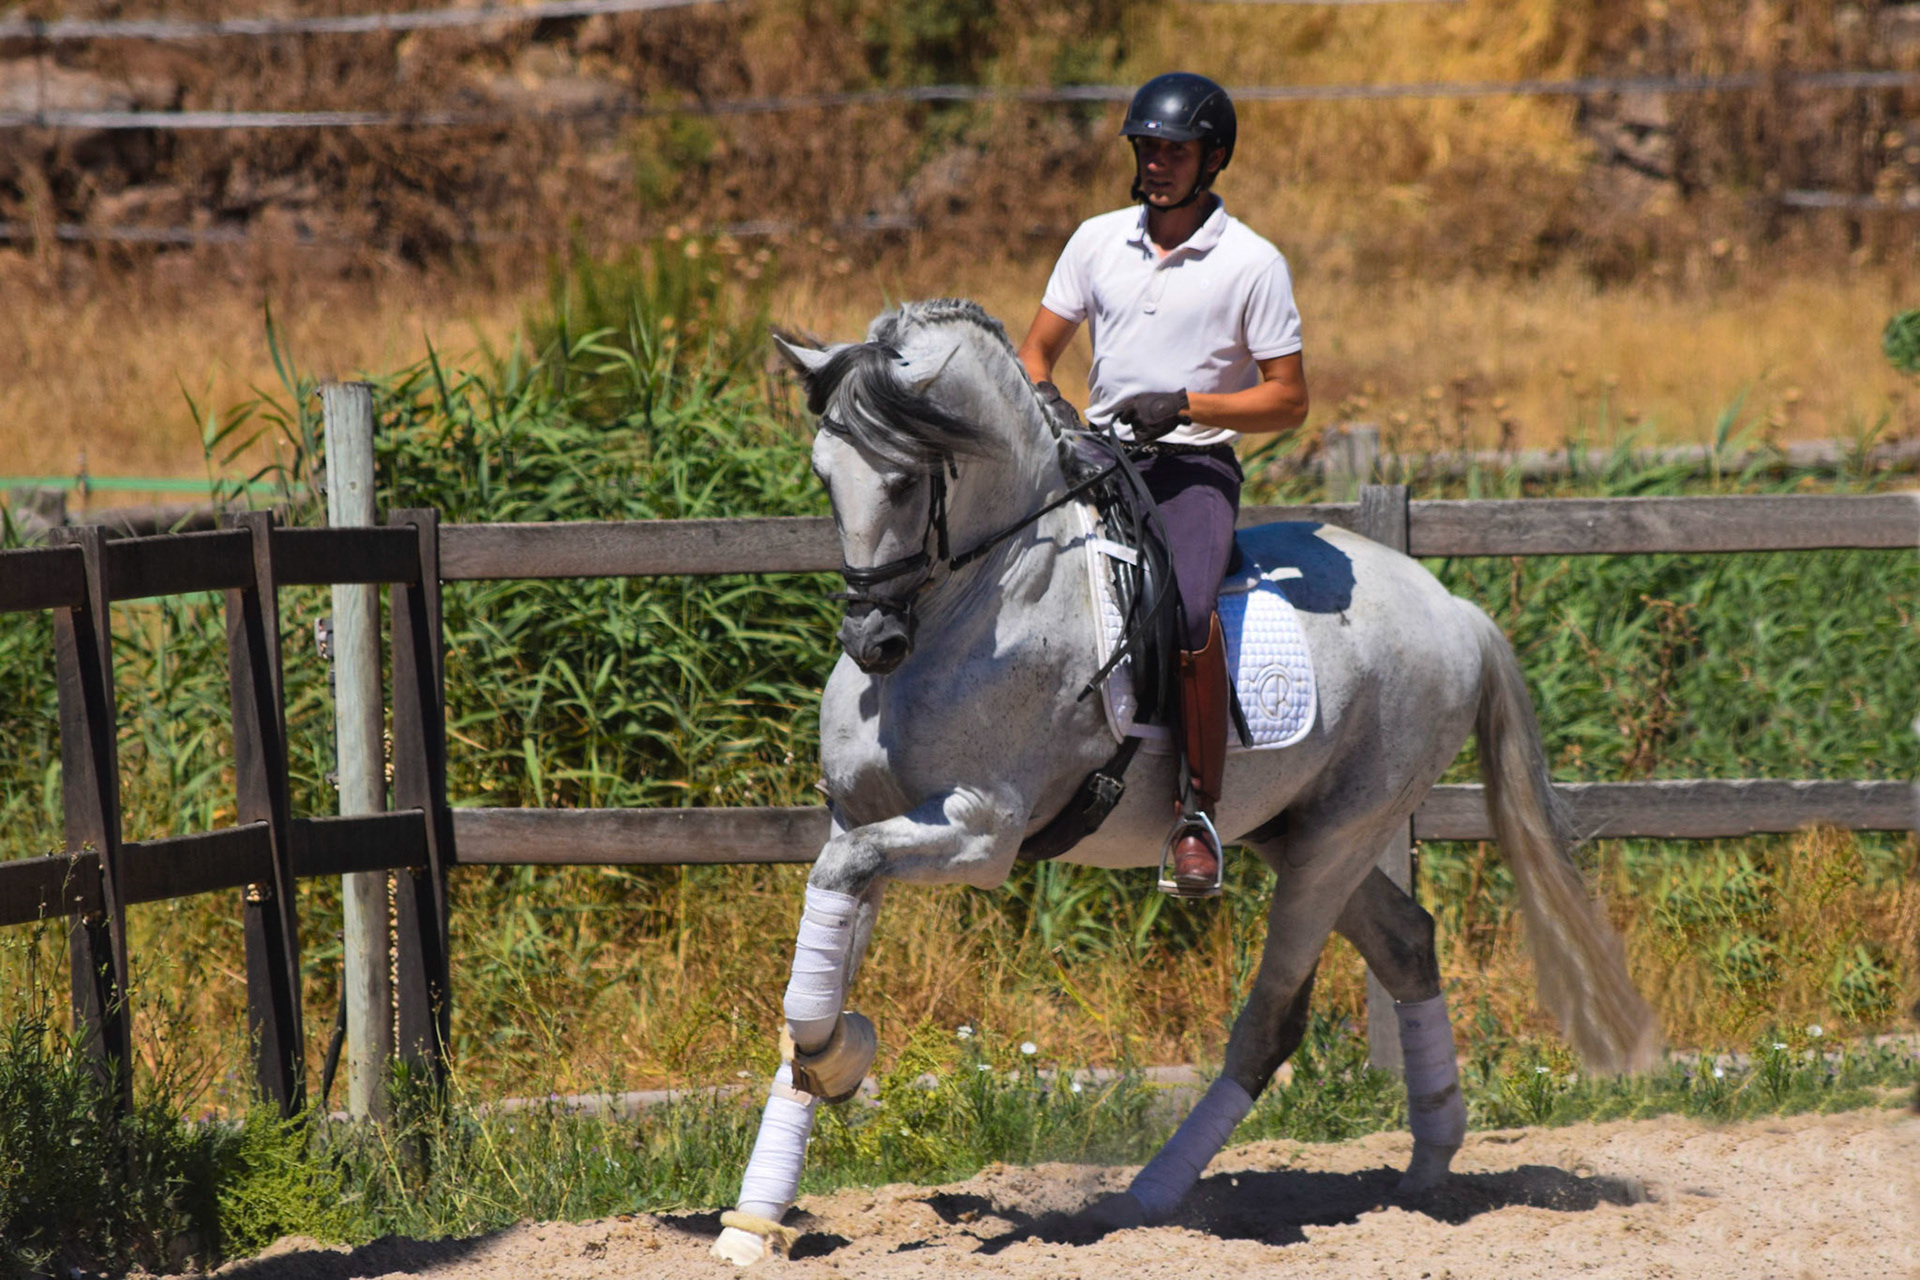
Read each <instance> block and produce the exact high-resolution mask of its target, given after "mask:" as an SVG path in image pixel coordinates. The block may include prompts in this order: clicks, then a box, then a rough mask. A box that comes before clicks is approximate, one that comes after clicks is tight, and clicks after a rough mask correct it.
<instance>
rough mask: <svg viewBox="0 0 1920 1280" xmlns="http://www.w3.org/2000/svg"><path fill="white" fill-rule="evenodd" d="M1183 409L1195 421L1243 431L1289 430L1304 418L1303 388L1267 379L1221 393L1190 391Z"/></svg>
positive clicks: (1254, 432) (1244, 433)
mask: <svg viewBox="0 0 1920 1280" xmlns="http://www.w3.org/2000/svg"><path fill="white" fill-rule="evenodd" d="M1187 413H1188V416H1190V417H1191V418H1192V419H1193V420H1194V421H1195V422H1200V423H1205V424H1206V425H1207V426H1209V427H1225V428H1226V429H1227V430H1229V431H1238V432H1240V433H1242V434H1243V435H1271V434H1274V433H1277V432H1282V431H1292V430H1293V429H1294V428H1296V427H1298V426H1299V425H1300V424H1301V423H1303V422H1305V421H1306V420H1307V388H1306V386H1305V384H1301V385H1298V386H1292V385H1288V384H1287V383H1284V382H1280V381H1271V382H1263V383H1261V384H1260V385H1259V386H1257V387H1249V388H1247V389H1246V390H1245V391H1234V392H1229V393H1227V394H1224V395H1213V394H1208V393H1205V392H1198V391H1190V392H1188V393H1187Z"/></svg>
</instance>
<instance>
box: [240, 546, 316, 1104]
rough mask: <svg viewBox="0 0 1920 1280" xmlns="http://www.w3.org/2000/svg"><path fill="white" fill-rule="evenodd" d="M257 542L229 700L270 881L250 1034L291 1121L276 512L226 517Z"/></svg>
mask: <svg viewBox="0 0 1920 1280" xmlns="http://www.w3.org/2000/svg"><path fill="white" fill-rule="evenodd" d="M229 520H230V525H231V527H233V528H239V529H245V530H246V531H247V532H248V533H249V534H251V535H252V537H253V585H252V586H251V587H239V588H234V589H231V590H229V591H228V592H227V681H228V685H229V687H230V689H231V691H232V696H233V773H234V798H235V801H236V807H237V809H238V811H239V812H238V814H237V815H236V816H237V817H238V819H239V821H240V822H241V823H242V824H246V823H254V822H263V823H265V824H266V827H267V843H268V848H269V849H270V850H271V852H272V858H273V870H272V873H271V878H270V879H267V880H262V881H257V882H255V883H253V884H250V885H248V886H247V887H246V888H245V890H244V891H243V894H244V896H243V899H242V901H243V923H244V926H245V935H246V949H247V1030H248V1033H249V1035H250V1036H251V1037H252V1040H253V1048H254V1079H255V1081H256V1082H257V1083H258V1085H259V1088H260V1092H261V1094H262V1095H263V1096H265V1097H269V1098H272V1099H273V1100H274V1101H275V1102H276V1103H278V1104H279V1107H280V1113H281V1114H282V1115H289V1116H290V1115H292V1114H294V1113H295V1112H296V1111H299V1110H300V1108H301V1107H302V1106H304V1105H305V1104H306V1036H305V1032H304V1029H303V1027H302V1025H301V1017H300V919H299V913H298V911H297V909H296V908H297V905H298V900H297V898H296V896H295V895H296V890H297V884H296V881H295V880H294V875H293V846H292V836H291V827H292V822H293V814H292V805H291V801H290V800H289V798H288V794H287V728H286V711H285V706H284V703H283V700H282V697H281V678H280V606H279V592H278V590H277V588H276V587H275V585H274V577H273V516H272V515H270V514H269V513H267V512H265V511H249V512H244V513H241V514H238V515H234V516H231V517H229Z"/></svg>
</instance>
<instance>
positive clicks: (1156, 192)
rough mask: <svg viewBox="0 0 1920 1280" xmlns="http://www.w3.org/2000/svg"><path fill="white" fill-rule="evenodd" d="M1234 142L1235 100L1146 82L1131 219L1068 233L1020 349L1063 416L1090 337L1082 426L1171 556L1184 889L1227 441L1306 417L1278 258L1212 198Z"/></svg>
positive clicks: (1208, 763) (1196, 799) (1177, 851)
mask: <svg viewBox="0 0 1920 1280" xmlns="http://www.w3.org/2000/svg"><path fill="white" fill-rule="evenodd" d="M1236 132H1237V130H1236V123H1235V119H1234V111H1233V102H1232V101H1231V100H1230V99H1229V98H1228V96H1227V91H1226V90H1225V89H1222V88H1221V87H1220V86H1219V85H1217V84H1215V83H1214V82H1213V81H1211V80H1209V79H1207V78H1206V77H1204V76H1197V75H1192V74H1189V73H1187V72H1180V71H1176V72H1172V73H1169V74H1167V75H1163V76H1157V77H1155V78H1154V79H1152V80H1150V81H1148V82H1147V83H1146V85H1144V86H1143V87H1142V88H1141V89H1140V91H1139V92H1138V93H1137V94H1135V95H1134V98H1133V103H1132V105H1131V106H1129V107H1128V109H1127V118H1126V123H1124V124H1123V125H1122V126H1121V127H1120V133H1121V135H1122V136H1123V137H1125V138H1127V139H1128V140H1130V141H1131V142H1132V144H1133V152H1134V181H1133V197H1134V199H1135V200H1137V201H1139V202H1140V207H1139V208H1138V209H1135V208H1132V207H1128V208H1125V209H1117V210H1115V211H1113V212H1112V213H1104V214H1101V215H1100V216H1098V217H1095V218H1089V219H1088V220H1087V221H1086V222H1083V223H1081V224H1080V228H1079V230H1077V231H1075V232H1074V234H1073V238H1072V239H1070V240H1068V241H1067V247H1066V249H1065V251H1064V252H1062V253H1061V255H1060V261H1059V263H1058V265H1056V266H1055V267H1054V269H1053V277H1052V279H1050V280H1049V281H1048V282H1047V291H1046V294H1045V295H1044V296H1043V297H1042V299H1041V303H1040V310H1039V312H1038V314H1036V315H1035V316H1034V318H1033V325H1032V327H1031V328H1030V329H1028V331H1027V337H1026V341H1024V342H1022V343H1021V344H1020V362H1021V364H1023V365H1025V366H1026V370H1027V374H1028V376H1029V377H1031V378H1032V379H1033V380H1034V382H1035V383H1036V384H1038V385H1039V387H1040V389H1041V392H1042V394H1043V395H1046V396H1047V397H1048V398H1049V399H1050V400H1051V401H1053V403H1054V404H1055V405H1056V406H1058V409H1059V410H1063V411H1064V412H1065V413H1068V414H1071V413H1072V410H1071V407H1070V406H1067V405H1066V402H1065V401H1064V399H1062V398H1061V396H1060V393H1059V391H1058V389H1057V388H1055V387H1054V385H1053V384H1052V383H1051V382H1050V381H1048V379H1049V378H1050V377H1051V375H1052V373H1053V366H1054V364H1055V363H1056V362H1057V361H1058V360H1059V358H1060V354H1061V352H1063V351H1065V350H1066V347H1067V344H1068V343H1069V342H1070V341H1072V339H1073V335H1074V331H1075V330H1077V329H1078V328H1079V327H1080V325H1081V324H1082V323H1083V322H1085V323H1087V324H1088V325H1089V327H1090V335H1091V337H1092V339H1093V368H1092V370H1091V372H1090V373H1089V375H1088V384H1089V390H1090V391H1091V393H1092V400H1091V403H1090V404H1089V406H1088V410H1087V416H1088V417H1089V418H1090V419H1091V420H1092V421H1093V422H1094V423H1095V424H1096V425H1099V426H1108V425H1111V426H1112V427H1113V428H1114V429H1115V431H1116V432H1117V433H1118V434H1119V436H1120V438H1121V439H1122V440H1125V441H1127V442H1128V452H1129V453H1130V454H1131V455H1132V456H1133V458H1134V461H1135V463H1136V464H1137V465H1138V467H1139V469H1140V472H1141V474H1142V476H1143V477H1144V478H1145V480H1146V483H1147V487H1148V489H1149V491H1150V492H1151V493H1152V494H1153V498H1154V501H1155V502H1157V503H1158V504H1159V506H1160V512H1161V516H1162V519H1163V521H1164V523H1165V527H1166V530H1167V536H1168V540H1169V541H1170V542H1171V544H1172V547H1171V550H1172V554H1173V561H1174V572H1175V576H1176V578H1177V579H1178V583H1179V589H1180V607H1181V612H1182V616H1183V619H1184V627H1185V634H1184V637H1183V642H1182V643H1183V646H1184V649H1185V651H1184V652H1183V653H1182V654H1181V655H1180V724H1179V726H1178V732H1179V733H1180V735H1181V745H1182V754H1183V755H1184V757H1185V759H1186V761H1187V775H1188V784H1187V786H1186V788H1185V793H1184V794H1180V795H1176V797H1175V810H1174V812H1175V818H1174V823H1175V825H1174V832H1173V835H1172V837H1171V843H1172V846H1173V847H1172V857H1171V864H1172V877H1171V878H1172V881H1173V883H1174V884H1175V885H1176V886H1177V887H1178V890H1179V891H1180V892H1182V893H1189V894H1193V893H1211V892H1216V891H1217V890H1218V888H1219V884H1220V841H1219V837H1218V836H1217V835H1216V834H1215V832H1214V829H1213V825H1212V823H1211V822H1210V821H1208V818H1209V817H1210V816H1211V815H1212V814H1213V812H1214V811H1215V808H1216V806H1217V805H1218V804H1219V801H1220V787H1221V777H1222V774H1223V772H1224V771H1225V767H1226V754H1227V722H1228V717H1229V709H1228V678H1229V677H1228V674H1227V650H1226V644H1225V642H1224V640H1223V639H1222V637H1221V631H1220V619H1219V616H1218V615H1217V614H1216V613H1215V611H1214V601H1215V597H1216V596H1217V595H1218V593H1219V587H1220V579H1221V577H1222V575H1224V574H1225V572H1226V570H1227V564H1228V560H1229V557H1231V555H1232V554H1233V526H1234V517H1235V515H1236V514H1237V513H1238V511H1239V507H1240V484H1241V480H1242V476H1241V472H1240V464H1239V461H1238V460H1237V459H1236V458H1235V456H1234V452H1233V442H1234V441H1235V440H1237V439H1239V438H1240V436H1242V435H1253V434H1270V433H1276V432H1282V431H1291V430H1293V429H1294V428H1296V427H1298V426H1299V425H1300V424H1301V422H1303V421H1304V420H1305V419H1306V416H1307V383H1306V375H1305V372H1304V369H1303V367H1302V362H1301V352H1300V313H1299V311H1298V310H1297V309H1296V308H1295V306H1294V301H1293V281H1292V278H1291V277H1290V275H1289V274H1288V271H1287V261H1286V259H1285V258H1283V257H1282V256H1281V255H1280V251H1279V250H1277V249H1275V248H1274V247H1273V246H1272V245H1271V244H1269V243H1268V242H1267V241H1266V240H1265V239H1263V238H1262V237H1261V236H1259V235H1258V234H1256V233H1255V232H1253V231H1251V230H1249V229H1248V228H1247V226H1246V224H1244V223H1242V222H1240V221H1239V220H1238V219H1236V218H1233V217H1231V216H1229V215H1228V213H1227V210H1226V207H1225V205H1223V204H1222V203H1221V201H1220V197H1219V196H1217V195H1214V194H1213V192H1212V186H1213V180H1214V178H1215V177H1217V176H1218V175H1219V173H1220V171H1221V170H1222V169H1225V168H1226V167H1227V163H1228V161H1230V160H1232V159H1233V146H1234V137H1235V133H1236Z"/></svg>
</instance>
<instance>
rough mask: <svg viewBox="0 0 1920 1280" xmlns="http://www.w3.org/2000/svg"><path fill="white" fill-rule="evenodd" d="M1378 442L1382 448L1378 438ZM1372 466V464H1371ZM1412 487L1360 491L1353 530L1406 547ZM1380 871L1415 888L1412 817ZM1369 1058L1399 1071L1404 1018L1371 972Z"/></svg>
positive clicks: (1385, 851)
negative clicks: (1358, 509)
mask: <svg viewBox="0 0 1920 1280" xmlns="http://www.w3.org/2000/svg"><path fill="white" fill-rule="evenodd" d="M1374 442H1375V445H1376V447H1377V446H1378V442H1379V436H1378V433H1377V432H1376V433H1375V436H1374ZM1369 465H1371V464H1369ZM1408 512H1409V507H1408V503H1407V486H1405V485H1403V484H1369V485H1364V486H1362V487H1361V489H1360V514H1359V518H1358V519H1357V520H1355V521H1354V531H1355V532H1357V533H1361V534H1364V535H1365V536H1367V537H1369V538H1372V539H1373V540H1374V541H1375V542H1378V543H1379V544H1381V545H1382V546H1386V547H1392V548H1393V549H1394V550H1395V551H1405V550H1406V549H1407V517H1408ZM1379 866H1380V869H1381V870H1382V871H1384V872H1386V873H1387V878H1388V879H1389V880H1391V881H1393V882H1394V883H1395V884H1397V885H1399V886H1400V887H1401V888H1402V889H1405V890H1407V891H1408V892H1409V893H1411V892H1413V889H1414V885H1413V823H1412V821H1411V820H1409V821H1408V822H1407V823H1406V824H1405V825H1404V826H1402V827H1401V828H1400V830H1399V831H1397V832H1395V833H1394V835H1393V837H1392V838H1391V839H1389V840H1388V841H1387V843H1386V844H1385V845H1384V846H1383V847H1382V848H1381V850H1380V861H1379ZM1367 1062H1368V1064H1369V1065H1370V1066H1373V1067H1375V1068H1377V1069H1379V1070H1381V1071H1391V1072H1393V1073H1394V1074H1395V1075H1399V1074H1400V1073H1401V1070H1402V1064H1401V1060H1400V1020H1399V1018H1398V1017H1397V1016H1396V1015H1395V1014H1394V1011H1393V997H1392V996H1390V995H1388V994H1387V989H1386V988H1385V987H1383V986H1381V985H1380V980H1379V979H1378V978H1376V977H1374V976H1373V974H1372V973H1368V974H1367Z"/></svg>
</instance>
